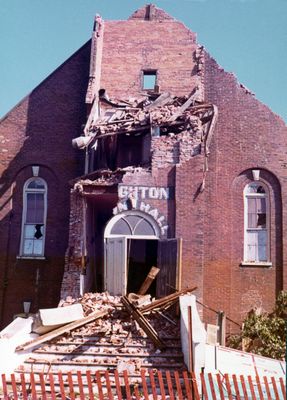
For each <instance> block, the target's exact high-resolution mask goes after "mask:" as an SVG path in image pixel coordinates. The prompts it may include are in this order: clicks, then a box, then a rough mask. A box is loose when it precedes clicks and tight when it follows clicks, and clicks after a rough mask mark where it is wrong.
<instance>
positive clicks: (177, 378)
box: [174, 371, 184, 400]
mask: <svg viewBox="0 0 287 400" xmlns="http://www.w3.org/2000/svg"><path fill="white" fill-rule="evenodd" d="M174 379H175V385H176V390H177V398H178V399H179V400H184V399H183V393H182V389H181V385H180V380H179V373H178V371H174Z"/></svg>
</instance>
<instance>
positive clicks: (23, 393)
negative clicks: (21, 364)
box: [20, 373, 28, 400]
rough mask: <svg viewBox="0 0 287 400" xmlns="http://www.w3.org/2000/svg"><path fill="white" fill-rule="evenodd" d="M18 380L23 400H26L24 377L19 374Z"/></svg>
mask: <svg viewBox="0 0 287 400" xmlns="http://www.w3.org/2000/svg"><path fill="white" fill-rule="evenodd" d="M20 380H21V390H22V396H23V400H28V395H27V390H26V382H25V375H24V374H23V373H21V374H20Z"/></svg>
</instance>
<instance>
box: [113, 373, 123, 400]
mask: <svg viewBox="0 0 287 400" xmlns="http://www.w3.org/2000/svg"><path fill="white" fill-rule="evenodd" d="M114 376H115V384H116V389H117V398H118V400H122V391H121V384H120V378H119V373H118V370H115V371H114Z"/></svg>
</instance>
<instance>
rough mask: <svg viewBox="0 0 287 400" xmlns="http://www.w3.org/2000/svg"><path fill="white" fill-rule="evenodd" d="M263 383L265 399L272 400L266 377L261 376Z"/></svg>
mask: <svg viewBox="0 0 287 400" xmlns="http://www.w3.org/2000/svg"><path fill="white" fill-rule="evenodd" d="M263 381H264V384H265V389H266V394H267V398H268V400H269V399H270V400H271V399H272V397H271V393H270V389H269V384H268V380H267V377H266V376H263Z"/></svg>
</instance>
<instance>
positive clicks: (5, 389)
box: [1, 374, 9, 400]
mask: <svg viewBox="0 0 287 400" xmlns="http://www.w3.org/2000/svg"><path fill="white" fill-rule="evenodd" d="M1 378H2V390H3V394H4V400H9V396H8V388H7V381H6V375H5V374H2V375H1Z"/></svg>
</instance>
